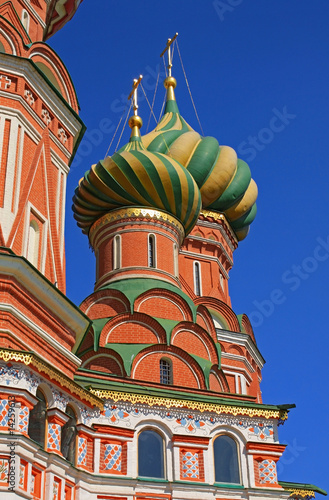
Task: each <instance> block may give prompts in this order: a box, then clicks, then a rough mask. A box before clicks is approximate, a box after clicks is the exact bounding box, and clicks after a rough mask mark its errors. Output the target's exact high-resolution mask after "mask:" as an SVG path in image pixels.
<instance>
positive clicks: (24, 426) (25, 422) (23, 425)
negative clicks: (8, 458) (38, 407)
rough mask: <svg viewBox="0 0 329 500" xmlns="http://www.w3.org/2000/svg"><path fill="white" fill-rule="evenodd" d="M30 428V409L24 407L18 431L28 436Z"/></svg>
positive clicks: (20, 413) (20, 411) (20, 412)
mask: <svg viewBox="0 0 329 500" xmlns="http://www.w3.org/2000/svg"><path fill="white" fill-rule="evenodd" d="M28 428H29V409H28V407H27V406H22V407H21V409H20V410H19V414H18V429H19V430H20V432H24V433H25V434H27V431H28Z"/></svg>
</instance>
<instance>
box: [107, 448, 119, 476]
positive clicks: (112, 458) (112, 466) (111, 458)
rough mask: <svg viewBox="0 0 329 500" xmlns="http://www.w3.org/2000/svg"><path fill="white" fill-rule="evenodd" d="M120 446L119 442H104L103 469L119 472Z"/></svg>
mask: <svg viewBox="0 0 329 500" xmlns="http://www.w3.org/2000/svg"><path fill="white" fill-rule="evenodd" d="M121 460H122V446H121V445H120V444H106V445H105V452H104V469H105V470H107V471H117V472H121Z"/></svg>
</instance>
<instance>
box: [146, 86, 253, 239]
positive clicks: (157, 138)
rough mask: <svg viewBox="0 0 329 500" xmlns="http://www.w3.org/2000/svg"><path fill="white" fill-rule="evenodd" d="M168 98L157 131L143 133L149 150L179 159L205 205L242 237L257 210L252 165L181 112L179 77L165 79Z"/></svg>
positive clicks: (205, 207)
mask: <svg viewBox="0 0 329 500" xmlns="http://www.w3.org/2000/svg"><path fill="white" fill-rule="evenodd" d="M164 83H165V87H166V88H167V102H166V108H165V112H164V115H163V117H162V119H161V120H160V122H159V124H158V125H157V127H156V128H155V130H154V131H152V132H150V133H149V134H147V135H145V136H143V143H144V145H145V146H146V147H147V149H148V151H152V152H153V153H163V154H166V155H168V157H170V158H173V159H175V160H177V161H179V162H180V163H181V164H182V165H183V166H184V167H185V168H186V169H187V170H188V172H190V174H191V175H192V176H193V178H194V179H195V181H196V183H197V185H198V187H199V189H200V192H201V197H202V207H203V208H204V209H207V210H212V211H216V212H221V213H223V214H224V215H225V216H226V218H227V219H228V221H229V222H230V225H231V226H232V228H233V229H234V231H235V233H236V235H237V237H238V239H239V240H242V239H243V238H245V236H246V235H247V233H248V230H249V225H250V224H251V222H252V221H253V220H254V218H255V216H256V212H257V208H256V203H255V201H256V198H257V193H258V191H257V185H256V183H255V181H254V180H253V179H252V178H251V172H250V169H249V167H248V165H247V163H245V162H244V161H243V160H240V159H238V157H237V154H236V152H235V151H234V149H233V148H230V147H229V146H220V145H219V144H218V141H217V140H216V139H215V138H214V137H202V136H201V135H200V134H198V133H197V132H195V131H194V130H193V129H192V128H191V127H190V125H188V123H186V121H185V120H184V118H183V117H182V116H181V115H180V113H179V110H178V106H177V103H176V100H175V95H174V88H175V87H176V80H175V78H173V77H171V76H170V77H168V78H166V80H165V82H164Z"/></svg>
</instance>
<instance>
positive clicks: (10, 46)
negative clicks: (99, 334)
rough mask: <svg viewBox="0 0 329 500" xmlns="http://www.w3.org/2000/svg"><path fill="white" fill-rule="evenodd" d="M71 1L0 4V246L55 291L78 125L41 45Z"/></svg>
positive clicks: (68, 88) (66, 86)
mask: <svg viewBox="0 0 329 500" xmlns="http://www.w3.org/2000/svg"><path fill="white" fill-rule="evenodd" d="M79 3H80V2H79V1H75V2H74V1H70V0H67V1H65V2H62V1H60V2H59V1H48V2H44V1H43V2H39V1H38V0H33V1H32V0H31V2H25V1H23V0H12V1H9V0H7V1H1V2H0V63H1V72H0V106H1V108H0V109H1V116H0V245H1V246H4V247H7V248H10V249H11V250H13V252H14V253H15V254H17V255H23V256H24V257H26V258H27V259H28V260H29V261H30V262H31V263H32V264H33V265H34V266H35V267H36V268H37V269H38V270H39V271H40V272H41V273H42V274H44V275H45V276H46V277H47V278H48V279H49V280H50V281H51V282H52V283H53V284H56V286H58V288H59V289H60V290H61V291H63V292H65V251H64V217H65V191H66V177H67V174H68V172H69V165H70V163H71V161H72V159H73V155H74V152H75V150H76V148H77V146H78V144H79V141H80V139H81V136H82V134H83V131H84V126H83V123H82V122H81V120H80V119H79V117H78V114H77V113H78V102H77V97H76V94H75V90H74V87H73V84H72V81H71V78H70V75H69V74H68V72H67V70H66V68H65V66H64V64H63V63H62V61H61V60H60V58H59V57H58V55H57V54H56V53H55V52H54V51H53V50H52V49H51V48H50V47H49V46H48V45H47V44H45V43H44V41H43V40H45V39H46V38H48V37H49V36H50V35H51V34H53V33H54V32H55V31H56V30H58V29H59V28H60V27H61V26H62V25H63V24H64V23H65V22H66V21H67V20H68V19H69V18H70V17H72V15H73V14H74V12H75V11H76V9H77V7H78V4H79Z"/></svg>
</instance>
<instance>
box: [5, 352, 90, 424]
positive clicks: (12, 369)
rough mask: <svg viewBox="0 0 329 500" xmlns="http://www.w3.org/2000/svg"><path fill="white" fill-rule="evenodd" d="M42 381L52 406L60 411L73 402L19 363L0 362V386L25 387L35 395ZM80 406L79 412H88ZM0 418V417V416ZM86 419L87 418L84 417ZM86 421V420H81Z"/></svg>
mask: <svg viewBox="0 0 329 500" xmlns="http://www.w3.org/2000/svg"><path fill="white" fill-rule="evenodd" d="M41 383H43V384H46V385H47V386H48V387H49V389H50V390H51V393H52V401H53V404H52V407H55V408H58V409H59V410H61V411H65V409H66V406H67V404H68V403H73V402H75V400H74V398H72V397H71V396H69V395H67V394H65V393H64V392H61V391H59V390H58V389H57V387H56V386H54V385H52V384H51V383H50V382H49V381H48V380H46V379H43V378H41V377H39V376H36V375H35V374H34V373H33V372H32V371H30V370H28V369H27V368H23V367H22V366H21V365H16V366H14V365H12V366H8V365H7V364H5V363H3V362H2V363H0V386H1V385H3V386H11V387H12V386H14V387H16V388H17V389H18V388H22V389H26V390H27V391H28V392H30V393H31V394H32V395H34V396H35V395H36V392H37V389H38V386H39V385H40V384H41ZM79 406H80V407H81V412H86V411H87V412H88V410H86V408H85V407H84V406H82V405H81V403H79ZM92 413H93V415H97V414H98V415H99V410H97V411H95V412H92ZM0 418H1V417H0ZM86 420H87V419H86ZM83 423H86V424H87V423H88V422H83Z"/></svg>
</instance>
